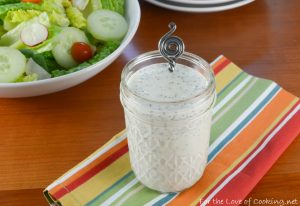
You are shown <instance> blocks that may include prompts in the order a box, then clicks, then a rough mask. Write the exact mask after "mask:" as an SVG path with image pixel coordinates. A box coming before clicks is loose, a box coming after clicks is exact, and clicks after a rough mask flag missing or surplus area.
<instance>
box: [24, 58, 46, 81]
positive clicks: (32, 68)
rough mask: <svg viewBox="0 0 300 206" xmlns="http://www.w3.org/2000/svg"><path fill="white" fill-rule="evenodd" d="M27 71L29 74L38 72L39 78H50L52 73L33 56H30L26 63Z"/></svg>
mask: <svg viewBox="0 0 300 206" xmlns="http://www.w3.org/2000/svg"><path fill="white" fill-rule="evenodd" d="M25 73H26V74H27V75H31V74H34V73H35V74H37V75H38V80H41V79H50V78H51V75H50V74H49V73H48V72H47V71H46V70H45V69H44V68H43V67H41V66H40V65H39V64H37V63H36V62H35V61H34V60H33V59H32V58H30V59H29V60H28V62H27V64H26V69H25Z"/></svg>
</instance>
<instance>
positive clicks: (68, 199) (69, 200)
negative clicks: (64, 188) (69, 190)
mask: <svg viewBox="0 0 300 206" xmlns="http://www.w3.org/2000/svg"><path fill="white" fill-rule="evenodd" d="M59 202H60V203H61V205H73V206H78V205H81V204H80V203H79V202H78V201H77V200H76V199H75V197H72V195H69V194H68V195H65V196H64V197H63V198H61V199H60V200H59Z"/></svg>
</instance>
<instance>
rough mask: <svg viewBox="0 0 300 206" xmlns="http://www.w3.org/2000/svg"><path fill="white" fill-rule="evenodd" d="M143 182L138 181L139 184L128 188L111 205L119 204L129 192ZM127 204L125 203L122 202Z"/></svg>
mask: <svg viewBox="0 0 300 206" xmlns="http://www.w3.org/2000/svg"><path fill="white" fill-rule="evenodd" d="M141 185H142V184H141V183H140V182H138V183H137V184H135V185H133V186H132V187H131V188H130V189H129V190H127V191H126V192H125V193H124V194H122V195H121V197H119V198H118V199H116V200H115V201H114V202H113V203H112V204H111V205H115V206H117V205H118V203H119V202H120V201H122V200H123V198H124V197H126V196H127V195H128V193H130V192H132V191H133V190H135V189H136V188H137V187H140V186H141ZM122 205H125V204H122Z"/></svg>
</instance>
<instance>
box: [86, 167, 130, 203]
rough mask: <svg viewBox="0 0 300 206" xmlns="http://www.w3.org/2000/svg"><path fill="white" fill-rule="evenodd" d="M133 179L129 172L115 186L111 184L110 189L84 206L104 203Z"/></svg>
mask: <svg viewBox="0 0 300 206" xmlns="http://www.w3.org/2000/svg"><path fill="white" fill-rule="evenodd" d="M134 178H135V175H134V173H133V172H132V171H131V172H130V173H128V174H126V175H125V176H124V177H122V178H121V179H120V180H118V181H117V182H116V183H115V184H113V185H112V186H111V187H110V188H108V189H107V190H105V191H104V192H102V193H101V194H100V195H98V196H97V197H96V198H95V199H93V200H92V201H90V202H89V203H87V204H86V206H98V205H100V204H101V203H103V202H104V201H106V200H107V199H108V198H110V197H111V196H113V195H114V194H115V193H117V192H118V191H119V190H121V189H122V188H123V187H124V186H125V185H127V184H128V183H129V182H131V181H132V180H133V179H134Z"/></svg>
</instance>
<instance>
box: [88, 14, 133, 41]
mask: <svg viewBox="0 0 300 206" xmlns="http://www.w3.org/2000/svg"><path fill="white" fill-rule="evenodd" d="M87 29H88V31H89V32H90V33H91V34H92V35H93V36H94V38H95V39H98V40H101V41H109V40H119V39H122V37H124V36H125V34H126V33H127V30H128V24H127V22H126V20H125V18H124V17H123V16H122V15H121V14H119V13H117V12H114V11H110V10H104V9H101V10H96V11H93V12H92V13H91V14H90V15H89V16H88V19H87Z"/></svg>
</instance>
